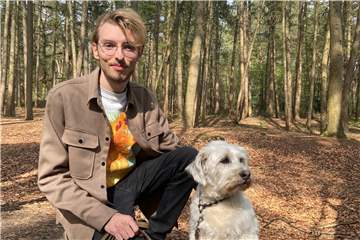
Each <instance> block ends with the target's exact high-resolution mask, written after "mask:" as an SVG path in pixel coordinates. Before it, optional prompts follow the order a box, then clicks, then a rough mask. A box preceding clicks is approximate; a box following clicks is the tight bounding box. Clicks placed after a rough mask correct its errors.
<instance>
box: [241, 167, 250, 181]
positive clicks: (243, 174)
mask: <svg viewBox="0 0 360 240" xmlns="http://www.w3.org/2000/svg"><path fill="white" fill-rule="evenodd" d="M250 175H251V173H250V171H249V170H244V171H241V172H240V177H241V178H242V179H244V180H245V181H246V180H248V179H249V178H250Z"/></svg>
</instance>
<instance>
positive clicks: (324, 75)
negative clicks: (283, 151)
mask: <svg viewBox="0 0 360 240" xmlns="http://www.w3.org/2000/svg"><path fill="white" fill-rule="evenodd" d="M329 50H330V27H329V26H327V30H326V37H325V43H324V50H323V56H322V61H321V106H320V132H321V133H323V132H324V131H325V128H326V122H327V116H326V105H327V102H326V98H327V92H328V71H329Z"/></svg>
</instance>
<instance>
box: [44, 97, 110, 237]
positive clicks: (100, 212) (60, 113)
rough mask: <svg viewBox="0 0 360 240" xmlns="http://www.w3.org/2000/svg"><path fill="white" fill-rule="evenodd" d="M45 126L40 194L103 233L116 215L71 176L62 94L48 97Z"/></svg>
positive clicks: (56, 206)
mask: <svg viewBox="0 0 360 240" xmlns="http://www.w3.org/2000/svg"><path fill="white" fill-rule="evenodd" d="M43 124H44V126H43V135H42V139H41V143H40V157H39V164H38V186H39V189H40V191H41V192H43V193H44V194H45V196H46V198H47V199H48V200H49V202H50V203H51V204H52V205H53V206H54V207H55V208H57V209H60V210H65V211H69V212H71V213H72V214H73V215H75V216H77V217H78V218H79V219H81V220H82V221H84V222H85V223H86V224H88V225H90V226H92V227H93V228H95V229H97V230H101V229H102V228H103V226H104V225H105V224H106V223H107V222H108V221H109V220H110V218H111V217H112V216H113V215H114V214H115V213H116V212H117V211H116V210H115V209H112V208H110V207H108V206H106V205H105V204H104V203H102V202H101V201H99V200H98V199H96V198H94V197H92V196H91V195H90V194H89V193H88V192H86V191H85V190H83V189H81V188H80V187H79V186H78V185H77V184H76V183H75V181H74V180H73V179H72V177H71V175H70V170H69V155H68V150H67V147H66V145H65V144H63V142H62V141H61V137H62V134H63V132H64V128H65V117H64V106H63V104H62V100H61V95H60V94H54V93H53V92H50V93H49V95H48V98H47V104H46V109H45V118H44V123H43Z"/></svg>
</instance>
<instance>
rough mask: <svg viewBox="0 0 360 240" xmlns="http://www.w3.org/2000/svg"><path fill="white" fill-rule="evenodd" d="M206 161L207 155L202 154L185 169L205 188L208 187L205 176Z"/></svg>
mask: <svg viewBox="0 0 360 240" xmlns="http://www.w3.org/2000/svg"><path fill="white" fill-rule="evenodd" d="M206 160H207V156H206V155H205V153H204V152H200V153H199V154H198V155H197V156H196V158H195V160H194V161H193V162H192V163H190V164H189V165H188V166H187V167H186V168H185V171H186V172H188V173H189V174H190V175H191V176H192V177H193V178H194V180H195V182H198V183H199V184H201V185H203V186H205V185H206V177H205V175H204V165H205V161H206Z"/></svg>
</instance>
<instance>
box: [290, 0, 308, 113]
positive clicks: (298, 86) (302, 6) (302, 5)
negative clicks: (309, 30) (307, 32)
mask: <svg viewBox="0 0 360 240" xmlns="http://www.w3.org/2000/svg"><path fill="white" fill-rule="evenodd" d="M306 10H307V3H306V2H299V16H298V23H299V27H298V43H297V55H296V67H295V69H296V70H295V71H296V75H295V84H296V85H295V95H294V111H293V114H294V118H295V119H296V120H299V119H300V104H301V82H302V81H301V74H302V59H303V58H302V49H303V42H304V26H305V23H304V19H305V16H306Z"/></svg>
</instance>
